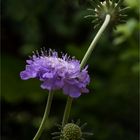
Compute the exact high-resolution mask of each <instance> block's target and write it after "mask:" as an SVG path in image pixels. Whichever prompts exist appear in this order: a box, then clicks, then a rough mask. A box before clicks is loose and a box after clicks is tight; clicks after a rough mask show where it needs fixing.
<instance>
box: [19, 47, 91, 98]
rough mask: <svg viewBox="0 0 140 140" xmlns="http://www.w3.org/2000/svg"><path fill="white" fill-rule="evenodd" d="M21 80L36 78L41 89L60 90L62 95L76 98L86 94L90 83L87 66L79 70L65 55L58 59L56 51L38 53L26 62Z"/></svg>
mask: <svg viewBox="0 0 140 140" xmlns="http://www.w3.org/2000/svg"><path fill="white" fill-rule="evenodd" d="M26 62H27V65H26V68H25V70H24V71H22V72H21V73H20V77H21V79H23V80H27V79H30V78H37V79H39V80H40V81H42V84H41V88H42V89H47V90H57V89H62V90H63V92H64V94H66V95H68V96H70V97H72V98H77V97H79V96H80V95H81V93H88V89H87V88H86V86H87V85H88V84H89V82H90V78H89V75H88V71H87V66H86V67H85V68H84V69H82V70H81V69H80V62H79V61H78V60H76V59H75V58H70V57H69V56H67V55H62V56H61V57H58V53H57V52H56V51H52V50H51V49H50V50H49V51H46V50H44V51H42V50H41V53H39V52H38V51H37V52H36V53H34V54H33V56H32V57H31V58H30V59H29V60H27V61H26Z"/></svg>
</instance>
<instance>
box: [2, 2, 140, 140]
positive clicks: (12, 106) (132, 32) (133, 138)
mask: <svg viewBox="0 0 140 140" xmlns="http://www.w3.org/2000/svg"><path fill="white" fill-rule="evenodd" d="M1 2H2V4H1V8H2V14H1V35H2V36H1V42H2V48H1V79H2V80H1V81H2V84H1V89H2V90H1V91H2V94H1V108H2V111H1V124H2V125H1V138H2V140H31V139H32V138H33V136H34V134H35V133H36V131H37V128H38V126H39V124H40V121H41V118H42V115H43V113H44V109H45V105H46V100H47V95H48V91H44V90H42V89H41V88H40V82H39V81H38V80H36V79H31V80H28V81H22V80H21V79H20V77H19V73H20V71H22V70H24V68H25V60H26V59H27V58H28V55H31V52H32V51H33V50H37V49H38V50H39V49H40V48H41V47H43V46H45V47H46V49H48V48H52V49H55V50H57V51H58V52H63V53H68V54H69V55H71V56H75V57H76V58H77V59H80V60H81V59H82V57H83V56H84V54H85V52H86V50H87V48H88V46H89V45H90V43H91V41H92V39H93V37H94V36H95V34H96V33H97V30H94V28H93V25H92V24H91V22H90V20H88V19H84V18H83V17H84V15H85V14H86V8H87V5H88V3H87V1H86V0H79V1H78V0H2V1H1ZM125 5H126V6H129V7H130V8H131V9H130V10H129V11H128V13H127V14H128V17H127V23H126V24H120V25H119V26H117V30H116V31H113V32H110V31H106V32H105V33H104V35H103V36H102V38H101V39H100V41H99V42H98V44H97V46H96V48H95V50H94V52H93V54H92V56H91V57H90V59H89V61H88V65H89V69H88V70H89V74H90V78H91V82H90V85H89V86H88V88H89V90H90V93H89V94H87V95H83V96H81V97H80V98H79V99H78V100H75V101H74V102H73V105H72V110H71V116H70V120H69V121H71V120H72V119H73V120H75V121H76V120H77V119H79V118H80V119H81V122H82V123H84V122H87V123H88V126H87V128H86V129H85V131H90V132H93V133H94V136H92V137H88V138H86V140H138V126H139V124H138V73H139V70H140V68H139V64H138V63H139V62H138V59H139V57H138V45H139V44H138V31H139V29H140V28H139V25H140V23H139V21H138V10H139V7H138V6H139V5H140V4H139V3H138V0H125ZM65 102H66V96H64V95H63V93H62V92H61V91H56V92H55V95H54V100H53V105H52V108H51V114H50V119H49V120H48V122H47V124H46V130H45V131H44V133H43V134H42V136H41V138H40V140H49V139H51V135H50V133H52V132H54V131H57V127H56V126H55V123H60V122H61V120H62V116H63V111H64V107H65Z"/></svg>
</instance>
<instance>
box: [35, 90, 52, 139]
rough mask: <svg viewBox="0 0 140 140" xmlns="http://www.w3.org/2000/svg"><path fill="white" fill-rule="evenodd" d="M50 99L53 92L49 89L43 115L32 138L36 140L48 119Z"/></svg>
mask: <svg viewBox="0 0 140 140" xmlns="http://www.w3.org/2000/svg"><path fill="white" fill-rule="evenodd" d="M52 99H53V93H52V92H51V91H49V95H48V100H47V104H46V108H45V112H44V116H43V119H42V122H41V124H40V127H39V129H38V131H37V133H36V135H35V137H34V138H33V140H38V139H39V138H40V136H41V134H42V132H43V130H44V127H45V123H46V120H47V119H48V116H49V113H50V108H51V104H52Z"/></svg>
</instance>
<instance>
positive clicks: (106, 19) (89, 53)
mask: <svg viewBox="0 0 140 140" xmlns="http://www.w3.org/2000/svg"><path fill="white" fill-rule="evenodd" d="M109 21H110V15H106V18H105V21H104V23H103V24H102V26H101V28H100V30H99V31H98V33H97V34H96V36H95V38H94V39H93V41H92V43H91V45H90V46H89V48H88V50H87V52H86V54H85V56H84V58H83V59H82V62H81V65H80V68H81V69H82V68H83V67H84V66H85V65H86V62H87V60H88V58H89V57H90V55H91V53H92V51H93V49H94V47H95V45H96V43H97V41H98V40H99V39H100V37H101V35H102V33H103V32H104V30H105V29H106V27H107V25H108V24H109ZM71 105H72V98H71V97H69V96H68V99H67V104H66V107H65V112H64V116H63V121H62V127H63V126H64V125H65V124H66V123H67V121H68V118H69V114H70V109H71Z"/></svg>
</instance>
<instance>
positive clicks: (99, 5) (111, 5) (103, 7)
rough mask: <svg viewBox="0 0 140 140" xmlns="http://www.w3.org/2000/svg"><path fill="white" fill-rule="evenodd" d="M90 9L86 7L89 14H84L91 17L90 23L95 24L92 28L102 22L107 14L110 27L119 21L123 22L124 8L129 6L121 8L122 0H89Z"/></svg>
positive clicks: (114, 26) (124, 16)
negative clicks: (101, 0)
mask: <svg viewBox="0 0 140 140" xmlns="http://www.w3.org/2000/svg"><path fill="white" fill-rule="evenodd" d="M90 2H91V5H92V7H93V8H92V9H88V10H89V11H90V12H91V14H90V15H87V16H85V18H87V17H91V18H93V20H92V23H94V24H95V26H94V28H96V27H98V26H99V25H101V24H102V22H103V21H104V19H105V17H106V15H107V14H109V15H110V16H111V21H110V25H111V26H110V27H112V28H116V25H117V24H119V23H124V22H125V20H126V16H127V15H126V14H125V12H126V10H128V9H129V7H124V8H122V3H123V0H118V2H116V0H104V1H103V2H100V1H99V0H91V1H90Z"/></svg>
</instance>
